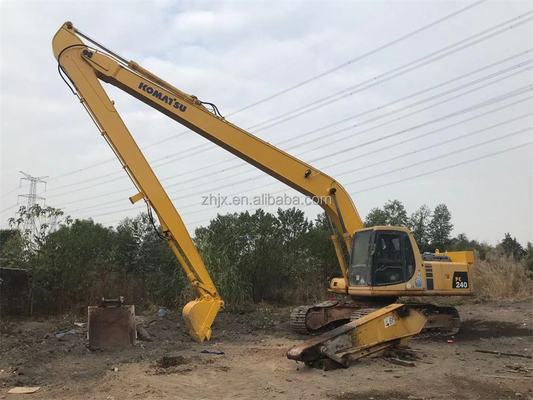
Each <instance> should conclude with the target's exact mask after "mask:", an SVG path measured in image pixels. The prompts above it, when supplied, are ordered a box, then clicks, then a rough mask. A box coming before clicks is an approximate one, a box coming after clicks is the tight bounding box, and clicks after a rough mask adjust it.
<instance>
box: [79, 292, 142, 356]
mask: <svg viewBox="0 0 533 400" xmlns="http://www.w3.org/2000/svg"><path fill="white" fill-rule="evenodd" d="M87 329H88V332H87V335H88V338H89V347H90V348H91V349H100V350H114V349H119V348H123V347H128V346H133V345H134V344H135V339H136V337H137V336H136V324H135V306H134V305H124V298H123V297H121V298H119V299H102V302H101V303H100V305H99V306H89V307H88V326H87Z"/></svg>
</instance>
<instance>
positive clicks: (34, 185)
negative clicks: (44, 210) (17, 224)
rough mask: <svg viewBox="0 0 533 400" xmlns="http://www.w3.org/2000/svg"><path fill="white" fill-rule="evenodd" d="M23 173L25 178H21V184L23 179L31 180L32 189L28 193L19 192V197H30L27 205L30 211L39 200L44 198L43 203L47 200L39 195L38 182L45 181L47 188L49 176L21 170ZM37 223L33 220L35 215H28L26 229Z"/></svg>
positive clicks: (25, 223)
mask: <svg viewBox="0 0 533 400" xmlns="http://www.w3.org/2000/svg"><path fill="white" fill-rule="evenodd" d="M19 172H20V173H21V174H22V175H24V177H23V178H20V184H21V185H22V181H23V180H26V181H29V182H30V191H29V193H28V194H19V197H26V198H27V199H28V202H27V205H26V211H28V212H29V210H31V208H32V207H33V206H34V205H35V204H37V200H43V204H44V202H45V200H46V199H45V198H44V197H41V196H38V195H37V184H38V183H44V188H45V190H46V181H45V180H44V179H45V178H48V176H31V175H29V174H27V173H25V172H22V171H19ZM34 226H35V223H34V220H33V217H31V216H29V215H27V216H26V220H25V221H24V231H26V230H28V229H31V227H34Z"/></svg>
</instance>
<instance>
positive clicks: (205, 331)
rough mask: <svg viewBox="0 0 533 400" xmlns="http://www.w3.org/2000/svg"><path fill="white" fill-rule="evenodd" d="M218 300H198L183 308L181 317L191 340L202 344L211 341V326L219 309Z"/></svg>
mask: <svg viewBox="0 0 533 400" xmlns="http://www.w3.org/2000/svg"><path fill="white" fill-rule="evenodd" d="M220 305H221V304H220V300H219V299H213V298H211V299H205V298H199V299H196V300H193V301H190V302H188V303H187V304H186V305H185V307H183V312H182V316H183V319H184V321H185V326H186V327H187V330H188V331H189V335H190V336H191V338H192V339H193V340H194V341H196V342H198V343H202V342H203V341H204V340H209V339H211V324H212V323H213V321H214V320H215V317H216V315H217V313H218V310H219V309H220Z"/></svg>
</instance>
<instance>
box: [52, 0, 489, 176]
mask: <svg viewBox="0 0 533 400" xmlns="http://www.w3.org/2000/svg"><path fill="white" fill-rule="evenodd" d="M485 1H486V0H479V1H476V2H475V3H472V4H470V5H468V6H466V7H463V8H461V9H459V10H457V11H455V12H453V13H451V14H448V15H446V16H444V17H442V18H440V19H438V20H436V21H434V22H432V23H430V24H427V25H424V26H422V27H421V28H419V29H416V30H415V31H412V32H410V33H408V34H406V35H404V36H402V37H400V38H397V39H395V40H392V41H390V42H388V43H386V44H384V45H382V46H380V47H378V48H376V49H374V50H371V51H369V52H367V53H364V54H362V55H360V56H357V57H355V58H353V59H351V60H349V61H347V62H345V63H343V64H340V65H338V66H336V67H334V68H331V69H329V70H327V71H324V72H322V73H320V74H318V75H315V76H313V77H311V78H308V79H306V80H304V81H302V82H300V83H298V84H296V85H293V86H291V87H289V88H287V89H284V90H282V91H280V92H277V93H275V94H273V95H270V96H268V97H266V98H263V99H261V100H259V101H256V102H254V103H252V104H249V105H247V106H245V107H243V108H240V109H238V110H237V111H234V112H232V113H230V114H228V115H227V117H229V116H233V115H235V114H237V113H240V112H242V111H245V110H248V109H250V108H253V107H255V106H257V105H259V104H263V103H265V102H267V101H269V100H272V99H274V98H276V97H279V96H281V95H283V94H285V93H288V92H290V91H292V90H294V89H297V88H299V87H302V86H304V85H306V84H308V83H310V82H313V81H315V80H317V79H320V78H322V77H324V76H326V75H329V74H331V73H333V72H335V71H338V70H340V69H342V68H344V67H346V66H348V65H351V64H353V63H355V62H357V61H360V60H362V59H364V58H366V57H369V56H371V55H373V54H375V53H378V52H379V51H381V50H384V49H386V48H388V47H390V46H393V45H394V44H396V43H399V42H402V41H404V40H406V39H408V38H410V37H412V36H415V35H417V34H418V33H421V32H423V31H425V30H427V29H429V28H432V27H433V26H436V25H438V24H440V23H442V22H444V21H447V20H449V19H451V18H453V17H455V16H457V15H459V14H462V13H464V12H466V11H468V10H470V9H472V8H474V7H476V6H478V5H480V4H482V3H484V2H485ZM187 132H188V130H187V131H183V132H180V133H178V134H176V135H173V136H170V137H168V138H165V139H162V140H159V141H157V142H154V143H152V144H150V145H148V146H145V147H144V148H143V149H147V148H149V147H153V146H155V145H157V144H161V143H164V142H165V141H168V140H171V139H174V138H177V137H180V136H182V135H184V134H186V133H187ZM113 160H114V158H113V159H108V160H105V161H101V162H99V163H97V164H94V165H91V166H88V167H85V168H80V169H78V170H75V171H71V172H68V173H65V174H62V175H59V176H56V177H53V178H50V179H49V180H54V179H59V178H62V177H65V176H69V175H72V174H75V173H78V172H82V171H86V170H88V169H90V168H94V167H96V166H99V165H103V164H106V163H109V162H111V161H113Z"/></svg>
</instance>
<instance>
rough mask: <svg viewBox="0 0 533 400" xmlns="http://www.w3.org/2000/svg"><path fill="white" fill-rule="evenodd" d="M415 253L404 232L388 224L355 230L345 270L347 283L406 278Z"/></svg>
mask: <svg viewBox="0 0 533 400" xmlns="http://www.w3.org/2000/svg"><path fill="white" fill-rule="evenodd" d="M415 266H416V262H415V255H414V251H413V246H412V245H411V240H410V238H409V235H408V234H407V232H404V231H401V230H394V229H393V228H392V227H383V228H381V229H375V228H373V229H367V230H361V231H357V232H356V233H355V234H354V237H353V248H352V257H351V260H350V267H349V271H348V278H349V284H350V286H358V287H361V286H385V285H394V284H398V283H403V282H407V281H409V280H410V279H411V278H412V277H413V275H414V273H415Z"/></svg>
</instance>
